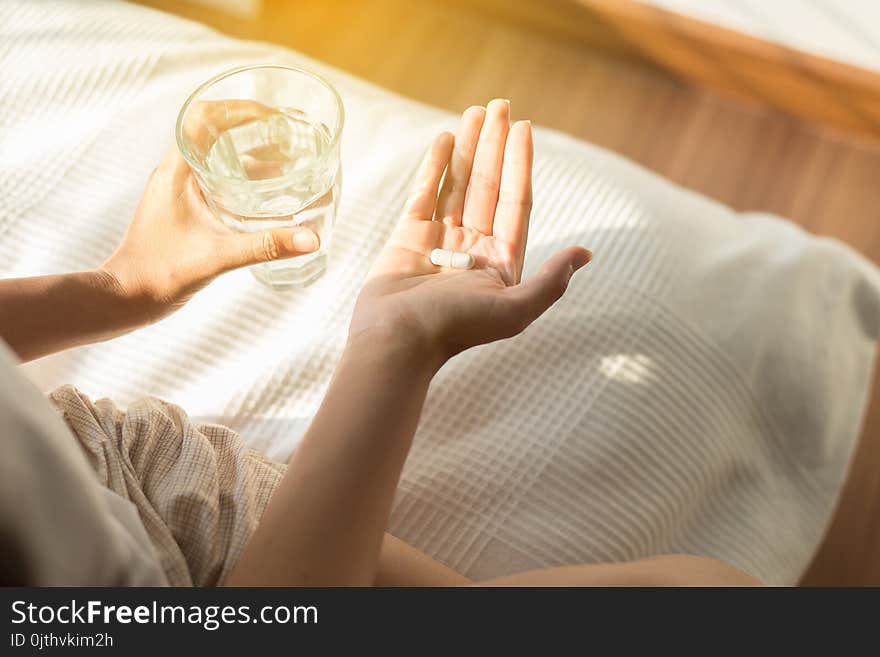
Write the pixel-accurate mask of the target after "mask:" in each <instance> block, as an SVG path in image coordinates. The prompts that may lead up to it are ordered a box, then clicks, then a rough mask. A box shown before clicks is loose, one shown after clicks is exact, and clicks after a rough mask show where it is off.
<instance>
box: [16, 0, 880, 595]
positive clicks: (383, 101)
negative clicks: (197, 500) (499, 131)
mask: <svg viewBox="0 0 880 657" xmlns="http://www.w3.org/2000/svg"><path fill="white" fill-rule="evenodd" d="M0 44H2V45H0V58H2V62H3V64H4V65H5V66H4V71H7V74H6V75H4V78H3V79H2V80H0V104H2V111H0V274H2V275H3V276H24V275H31V274H41V273H49V272H61V271H70V270H77V269H84V268H88V267H93V266H95V265H97V264H99V263H100V262H101V261H102V260H103V259H104V258H105V257H106V256H107V255H108V254H109V253H110V252H111V250H112V249H113V247H114V245H115V244H116V242H117V241H118V240H119V238H120V236H121V235H122V233H123V231H124V230H125V227H126V225H127V223H128V221H129V218H130V217H131V215H132V213H133V211H134V208H135V206H136V204H137V201H138V199H139V196H140V193H141V191H142V189H143V185H144V182H145V181H146V178H147V176H148V175H149V172H150V171H151V170H152V168H153V167H154V166H155V164H156V163H157V162H158V161H159V159H160V158H161V157H162V154H163V153H164V151H165V150H166V149H167V148H169V147H170V146H171V145H172V143H173V126H174V121H175V118H176V115H177V111H178V109H179V107H180V105H181V104H182V103H183V100H184V99H185V98H186V96H187V95H188V93H189V92H190V91H191V90H192V89H193V88H195V86H197V85H198V84H199V83H200V82H202V81H204V80H206V79H208V78H210V77H212V76H213V75H214V74H216V73H218V72H220V71H222V70H225V69H228V68H232V67H234V66H239V65H244V64H251V63H265V62H276V63H283V64H292V65H297V66H302V67H306V68H311V69H314V70H317V71H319V72H321V73H322V74H323V75H325V76H326V77H327V78H328V79H329V80H330V81H331V82H332V83H333V84H334V85H336V86H337V88H338V89H339V90H340V93H341V95H342V97H343V101H344V103H345V106H346V114H347V124H346V128H345V134H344V138H343V145H342V152H343V161H344V186H343V196H342V201H341V206H340V211H339V218H338V222H337V226H336V231H335V242H334V246H333V252H332V254H331V261H330V267H329V270H328V273H327V275H326V276H325V277H324V278H322V279H321V280H320V281H318V282H317V283H316V284H314V285H312V286H310V287H308V288H305V289H302V290H296V291H293V292H287V293H277V292H273V291H271V290H269V289H267V288H264V287H262V286H261V285H260V284H259V283H258V282H257V281H256V280H254V279H253V278H252V277H251V276H250V274H249V273H248V272H246V271H240V272H235V273H232V274H229V275H226V276H224V277H222V278H221V279H219V280H217V281H216V282H215V283H213V284H212V285H211V286H209V287H208V288H207V289H206V290H204V291H203V292H201V293H200V294H199V295H197V296H196V298H195V299H194V300H193V301H192V302H191V303H190V304H189V305H188V306H187V307H186V308H185V309H183V310H182V311H181V312H179V313H177V314H176V315H174V316H173V317H171V318H169V319H167V320H165V321H163V322H160V323H159V324H156V325H154V326H151V327H149V328H146V329H144V330H141V331H138V332H136V333H133V334H131V335H128V336H125V337H122V338H119V339H117V340H114V341H112V342H109V343H105V344H100V345H94V346H91V347H87V348H81V349H77V350H73V351H69V352H65V353H62V354H59V355H56V356H53V357H50V358H46V359H43V360H41V361H38V362H36V363H32V364H30V365H28V366H26V368H25V369H26V371H27V373H28V374H29V375H30V376H31V378H32V379H34V380H35V381H36V382H37V383H38V385H40V387H41V388H42V389H44V390H47V391H48V390H50V389H52V388H54V387H56V386H58V385H61V384H63V383H72V384H74V385H76V386H77V387H78V388H79V389H81V390H83V391H84V392H85V393H87V394H89V395H91V396H93V397H101V396H108V397H112V398H113V399H114V400H116V401H117V402H118V403H121V404H125V403H128V402H131V401H132V400H135V399H137V398H139V397H141V396H144V395H155V396H158V397H162V398H165V399H169V400H172V401H174V402H175V403H177V404H180V405H181V406H183V407H184V408H185V409H187V411H188V412H189V413H190V415H191V416H193V417H196V418H198V419H199V420H200V421H203V422H217V423H222V424H225V425H228V426H231V427H233V428H234V429H236V430H237V431H239V432H240V433H241V435H242V436H244V437H245V438H246V439H247V441H248V442H249V444H250V445H251V446H252V447H254V448H255V449H258V450H260V451H261V452H264V453H266V454H267V455H269V456H271V457H273V458H276V459H285V458H287V457H288V456H289V454H290V453H291V452H292V450H293V449H295V447H296V444H297V441H298V439H299V437H300V436H301V435H302V433H303V432H304V430H305V428H306V426H307V425H308V422H309V420H310V418H311V416H312V415H313V413H314V412H315V409H316V408H317V405H318V403H319V402H320V399H321V395H322V392H323V390H324V388H325V387H326V385H327V383H328V381H329V377H330V374H331V372H332V369H333V366H334V363H335V361H336V359H337V358H338V356H339V354H340V352H341V348H342V345H343V343H344V339H345V333H346V328H347V319H348V316H349V315H350V311H351V308H352V304H353V302H354V299H355V296H356V293H357V290H358V288H359V285H360V282H361V281H362V279H363V276H364V275H365V273H366V270H367V267H368V266H369V263H370V261H371V259H372V257H373V255H375V253H376V252H377V249H378V248H380V246H381V244H382V243H383V241H384V240H385V238H386V237H387V235H388V232H389V230H390V228H391V226H392V224H393V221H394V219H395V217H396V213H397V212H398V210H399V209H400V207H401V205H402V203H403V199H404V194H405V191H406V189H407V186H408V183H409V181H410V178H411V175H412V173H413V172H414V170H415V166H416V164H417V162H418V160H419V159H420V158H421V156H422V153H423V150H424V148H425V146H426V144H427V143H428V142H429V140H430V138H431V137H432V136H433V135H434V134H435V133H436V132H437V131H439V130H442V129H450V128H453V127H454V125H455V117H454V116H452V115H450V114H449V113H447V112H443V111H440V110H437V109H434V108H431V107H428V106H424V105H421V104H418V103H415V102H413V101H411V100H407V99H405V98H402V97H399V96H396V95H394V94H391V93H389V92H387V91H384V90H382V89H379V88H376V87H374V86H371V85H369V84H366V83H364V82H362V81H359V80H357V79H355V78H352V77H350V76H348V75H346V74H344V73H341V72H339V71H336V70H333V69H330V68H328V67H326V66H325V65H322V64H321V63H320V62H316V61H312V60H309V59H308V58H306V57H304V56H302V55H300V54H298V53H296V52H294V51H290V50H285V49H281V48H278V47H274V46H269V45H266V44H259V43H249V42H242V41H236V40H232V39H229V38H226V37H223V36H221V35H219V34H217V33H215V32H212V31H210V30H208V29H207V28H205V27H203V26H200V25H198V24H195V23H190V22H186V21H183V20H180V19H177V18H172V17H170V16H167V15H165V14H162V13H159V12H156V11H152V10H148V9H144V8H141V7H136V6H133V5H128V4H125V3H121V2H110V1H105V2H90V3H80V2H60V1H59V2H45V3H25V2H10V3H4V4H3V5H2V6H0ZM571 243H580V244H584V245H586V246H589V247H590V248H591V249H593V251H594V252H595V254H596V259H595V261H594V262H593V263H592V264H591V265H590V267H591V271H590V272H589V275H587V276H584V277H581V278H580V280H576V281H575V282H574V283H573V285H572V288H571V289H570V291H569V293H568V294H567V295H566V298H565V299H564V300H563V301H562V302H561V303H560V304H558V305H557V306H556V307H554V309H553V310H552V311H551V312H550V313H549V314H548V315H547V316H546V317H544V318H542V320H541V321H540V322H538V323H536V324H535V325H534V326H533V327H531V328H530V329H529V330H528V331H526V333H524V334H523V335H522V336H519V337H517V338H516V339H514V340H511V341H507V342H504V343H498V344H493V345H486V346H484V347H481V348H479V349H476V350H473V351H471V352H468V353H467V354H464V355H462V356H460V357H458V358H456V359H455V360H453V361H452V362H450V363H449V364H448V365H447V366H446V367H444V368H443V370H441V372H440V374H439V375H438V377H437V379H436V381H435V384H434V385H433V387H432V390H431V392H430V394H429V398H428V401H427V404H426V407H425V411H424V414H423V418H422V422H421V425H420V428H419V431H418V434H417V436H416V442H415V446H414V448H413V452H412V455H411V457H410V460H409V462H408V463H407V466H406V469H405V471H404V475H403V479H402V482H401V485H400V488H399V491H398V495H397V498H396V501H395V505H394V509H393V512H392V519H391V526H390V528H389V529H390V531H391V532H392V533H394V534H395V535H397V536H399V537H400V538H402V539H404V540H406V541H407V542H409V543H411V544H413V545H414V546H416V547H418V548H420V549H422V550H424V551H426V552H427V553H429V554H431V555H432V556H434V557H436V558H438V559H440V560H441V561H443V562H444V563H446V564H448V565H450V566H451V567H453V568H455V569H457V570H459V571H460V572H462V573H464V574H466V575H468V576H470V577H473V578H477V579H479V578H484V577H494V576H500V575H504V574H508V573H511V572H516V571H521V570H524V569H529V568H537V567H543V566H555V565H565V564H573V563H589V562H599V561H621V560H627V559H633V558H638V557H642V556H648V555H652V554H657V553H664V552H687V553H694V554H703V555H707V556H712V557H715V558H718V559H722V560H724V561H727V562H730V563H732V564H735V565H737V566H739V567H740V568H742V569H744V570H746V571H747V572H749V573H751V574H753V575H755V576H757V577H759V578H761V579H762V580H764V581H765V582H768V583H771V584H779V585H787V584H794V583H796V582H797V581H798V580H799V578H800V577H801V575H802V573H803V572H804V570H805V569H806V568H807V566H808V564H809V563H810V560H811V559H812V557H813V555H814V553H815V551H816V549H817V547H818V545H819V543H820V541H821V540H822V537H823V534H824V532H825V530H826V528H827V526H828V524H829V521H830V519H831V516H832V511H833V509H834V506H835V503H836V501H837V499H838V497H839V494H840V491H841V488H842V486H843V482H844V480H845V476H846V471H847V466H848V463H849V461H850V458H851V455H852V453H853V449H854V446H855V444H856V441H857V438H858V434H859V429H860V426H861V423H862V420H863V417H864V414H865V410H866V408H867V404H868V395H869V391H870V382H871V378H872V364H873V361H874V355H875V349H876V342H877V339H878V337H880V273H878V270H877V268H876V267H875V266H874V265H872V264H871V263H869V262H868V261H867V260H866V259H864V258H863V257H861V256H860V255H859V254H857V253H856V252H854V251H853V250H851V249H849V248H848V247H846V246H844V245H842V244H840V243H838V242H835V241H833V240H828V239H820V238H816V237H813V236H811V235H808V234H807V233H805V232H803V231H802V230H801V229H799V228H797V227H796V226H794V225H793V224H790V223H788V222H786V221H784V220H782V219H779V218H776V217H772V216H768V215H763V214H756V213H751V214H737V213H734V212H732V211H731V210H730V209H728V208H726V207H724V206H722V205H720V204H718V203H715V202H713V201H711V200H709V199H707V198H704V197H701V196H699V195H696V194H694V193H691V192H689V191H687V190H684V189H682V188H679V187H676V186H674V185H672V184H670V183H669V182H667V181H665V180H663V179H662V178H659V177H657V176H655V175H653V174H651V173H649V172H647V171H645V170H644V169H641V168H640V167H638V166H636V165H634V164H632V163H631V162H628V161H626V160H624V159H622V158H620V157H618V156H616V155H614V154H612V153H609V152H607V151H604V150H602V149H599V148H596V147H594V146H591V145H589V144H586V143H583V142H580V141H577V140H575V139H572V138H570V137H567V136H566V135H563V134H560V133H556V132H553V131H550V130H544V129H541V128H538V129H537V131H536V174H535V208H534V212H533V224H532V229H531V232H530V241H529V251H528V254H527V263H526V273H527V274H528V272H529V270H530V269H532V268H534V267H535V266H537V265H538V264H539V263H540V262H542V261H543V260H544V259H545V257H546V256H547V255H548V254H550V253H552V252H554V251H555V250H557V249H558V248H559V247H560V246H563V245H567V244H571Z"/></svg>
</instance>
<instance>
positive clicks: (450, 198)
mask: <svg viewBox="0 0 880 657" xmlns="http://www.w3.org/2000/svg"><path fill="white" fill-rule="evenodd" d="M485 118H486V108H485V107H479V106H474V107H469V108H468V109H466V110H465V111H464V113H463V114H462V115H461V123H459V126H458V132H456V133H455V147H454V149H453V151H452V159H451V160H450V162H449V170H448V171H447V172H446V177H445V178H444V179H443V188H442V189H441V190H440V197H439V198H438V200H437V212H436V213H435V218H436V219H438V220H440V221H443V222H444V223H447V224H449V225H451V226H461V218H462V214H463V213H464V197H465V193H466V192H467V187H468V181H469V180H470V178H471V169H472V168H473V166H474V153H476V150H477V142H478V141H479V139H480V129H481V128H482V127H483V121H484V120H485Z"/></svg>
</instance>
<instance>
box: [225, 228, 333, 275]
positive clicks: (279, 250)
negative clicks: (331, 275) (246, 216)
mask: <svg viewBox="0 0 880 657" xmlns="http://www.w3.org/2000/svg"><path fill="white" fill-rule="evenodd" d="M320 246H321V241H320V239H319V238H318V235H317V233H315V232H314V231H313V230H311V229H310V228H306V227H305V226H296V227H295V228H273V229H271V230H263V231H260V232H257V233H234V234H231V235H226V236H224V237H223V238H222V240H221V241H220V243H219V244H218V245H217V247H218V248H215V250H214V252H215V253H216V254H217V255H219V258H218V264H219V265H220V268H221V271H229V270H230V269H237V268H238V267H246V266H248V265H255V264H258V263H261V262H269V261H270V260H281V259H283V258H293V257H296V256H300V255H306V254H308V253H314V252H315V251H317V250H318V249H319V248H320Z"/></svg>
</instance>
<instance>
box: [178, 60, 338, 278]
mask: <svg viewBox="0 0 880 657" xmlns="http://www.w3.org/2000/svg"><path fill="white" fill-rule="evenodd" d="M344 120H345V115H344V111H343V107H342V99H341V98H340V97H339V94H338V93H337V91H336V89H334V88H333V87H332V86H331V85H330V84H329V83H328V82H327V81H326V80H324V79H323V78H321V77H320V76H318V75H315V74H314V73H310V72H308V71H304V70H302V69H298V68H293V67H290V66H277V65H258V66H246V67H242V68H237V69H234V70H231V71H227V72H226V73H221V74H220V75H218V76H217V77H215V78H213V79H211V80H208V81H207V82H205V83H204V84H203V85H201V86H200V87H199V88H198V89H196V90H195V91H194V92H193V93H192V95H191V96H190V97H189V98H188V99H187V101H186V102H185V103H184V104H183V107H182V108H181V110H180V115H179V116H178V118H177V144H178V147H179V148H180V152H181V153H182V154H183V156H184V158H186V161H187V162H188V163H189V165H190V167H191V168H192V170H193V172H194V173H195V176H196V179H197V180H198V183H199V186H200V187H201V188H202V192H203V193H204V196H205V200H206V202H207V203H208V206H209V207H210V208H211V210H212V211H213V212H214V214H216V215H217V217H218V218H219V219H220V221H222V222H223V223H224V224H225V225H227V226H229V227H230V228H232V229H233V230H236V231H241V232H255V231H261V230H266V229H268V228H278V227H288V226H290V227H292V226H308V227H309V228H311V229H312V230H314V231H315V232H316V233H317V234H318V236H319V237H320V239H321V248H320V249H319V250H318V251H317V252H315V253H312V254H309V255H305V256H299V257H296V258H290V259H285V260H275V261H272V262H267V263H263V264H260V265H256V266H254V267H252V268H251V271H252V272H253V274H254V276H256V278H257V279H259V280H260V281H262V282H264V283H266V284H267V285H269V286H271V287H274V288H287V287H293V286H302V285H308V284H309V283H311V282H313V281H315V280H316V279H317V278H319V277H320V276H321V275H322V274H323V273H324V271H325V269H326V267H327V252H328V249H329V248H330V244H331V241H332V233H333V224H334V222H335V219H336V209H337V206H338V204H339V193H340V189H341V184H342V174H341V167H340V155H339V142H340V136H341V134H342V125H343V122H344Z"/></svg>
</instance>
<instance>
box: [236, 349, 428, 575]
mask: <svg viewBox="0 0 880 657" xmlns="http://www.w3.org/2000/svg"><path fill="white" fill-rule="evenodd" d="M438 367H439V363H438V362H437V361H436V360H435V359H433V358H429V357H428V355H427V353H426V352H425V351H423V350H420V349H419V348H417V346H416V345H411V344H406V341H400V340H394V339H391V338H386V337H382V336H375V335H373V336H370V337H369V338H367V337H365V336H362V337H361V338H360V339H357V340H355V341H353V342H351V343H350V344H349V346H348V347H347V348H346V350H345V353H344V355H343V357H342V360H341V361H340V364H339V366H338V368H337V370H336V373H335V375H334V377H333V381H332V382H331V384H330V387H329V389H328V392H327V395H326V396H325V398H324V402H323V403H322V404H321V407H320V409H319V410H318V413H317V415H316V416H315V419H314V420H313V422H312V424H311V426H310V427H309V430H308V431H307V432H306V435H305V437H304V438H303V440H302V443H301V444H300V446H299V447H298V448H297V450H296V453H295V454H294V456H293V459H292V460H291V463H290V466H289V467H288V470H287V473H286V475H285V477H284V479H283V480H282V482H281V484H280V485H279V487H278V490H277V491H276V492H275V495H274V496H273V498H272V500H271V501H270V503H269V506H268V508H267V509H266V512H265V514H264V515H263V518H262V520H261V522H260V525H259V527H258V528H257V530H256V532H255V533H254V535H253V537H252V538H251V541H250V543H249V544H248V546H247V547H246V548H245V550H244V553H243V555H242V557H241V559H240V561H239V563H238V565H237V566H236V568H235V570H234V572H233V573H232V575H231V577H230V578H229V580H228V581H227V584H233V585H252V586H259V585H279V586H353V585H355V586H356V585H370V584H372V583H373V582H374V580H375V577H376V569H377V562H378V558H379V551H380V547H381V544H382V538H383V534H384V531H385V528H386V526H387V524H388V516H389V513H390V510H391V503H392V500H393V497H394V492H395V489H396V488H397V483H398V480H399V478H400V472H401V469H402V467H403V463H404V461H405V460H406V456H407V453H408V452H409V448H410V445H411V442H412V437H413V434H414V433H415V430H416V426H417V424H418V419H419V414H420V413H421V409H422V404H423V403H424V400H425V395H426V393H427V390H428V385H429V383H430V381H431V377H432V376H433V375H434V373H435V372H436V370H437V368H438Z"/></svg>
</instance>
